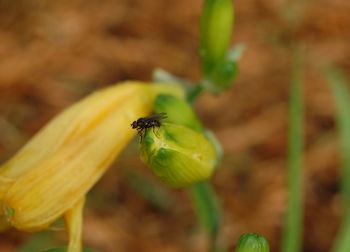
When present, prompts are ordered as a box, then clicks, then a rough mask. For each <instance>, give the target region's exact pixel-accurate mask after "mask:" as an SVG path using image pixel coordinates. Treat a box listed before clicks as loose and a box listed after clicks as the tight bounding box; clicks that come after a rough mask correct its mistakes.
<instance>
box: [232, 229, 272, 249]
mask: <svg viewBox="0 0 350 252" xmlns="http://www.w3.org/2000/svg"><path fill="white" fill-rule="evenodd" d="M269 251H270V247H269V242H268V241H267V240H266V238H265V237H264V236H261V235H258V234H255V233H249V234H243V235H241V237H240V238H239V240H238V243H237V246H236V252H269Z"/></svg>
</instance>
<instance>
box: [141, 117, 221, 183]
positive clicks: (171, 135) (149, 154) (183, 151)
mask: <svg viewBox="0 0 350 252" xmlns="http://www.w3.org/2000/svg"><path fill="white" fill-rule="evenodd" d="M141 158H142V160H143V161H144V162H145V163H146V164H148V165H149V166H150V167H151V169H152V170H153V172H154V173H155V174H156V175H157V176H158V177H159V178H160V179H161V180H162V181H163V182H165V183H166V184H168V185H169V186H172V187H184V186H188V185H190V184H193V183H195V182H198V181H201V180H205V179H208V178H209V177H210V176H211V174H212V172H213V171H214V167H215V164H216V153H215V150H214V148H213V145H212V144H211V143H210V142H209V141H208V140H207V139H206V138H205V137H204V136H203V135H202V134H201V133H198V132H196V131H194V130H192V129H190V128H188V127H186V126H182V125H177V124H170V123H163V124H162V126H161V127H159V128H154V129H147V130H146V131H145V135H144V137H143V139H142V142H141Z"/></svg>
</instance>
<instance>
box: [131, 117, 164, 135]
mask: <svg viewBox="0 0 350 252" xmlns="http://www.w3.org/2000/svg"><path fill="white" fill-rule="evenodd" d="M165 118H167V115H166V113H164V112H163V113H159V114H154V115H151V116H148V117H141V118H139V119H137V120H136V121H133V122H132V124H131V127H132V128H133V129H136V130H137V132H138V134H139V135H140V136H141V141H142V137H143V135H144V133H145V130H146V129H149V128H152V129H153V130H154V128H158V127H160V126H161V125H162V123H161V121H162V120H163V119H165Z"/></svg>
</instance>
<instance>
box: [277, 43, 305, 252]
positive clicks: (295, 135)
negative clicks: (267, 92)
mask: <svg viewBox="0 0 350 252" xmlns="http://www.w3.org/2000/svg"><path fill="white" fill-rule="evenodd" d="M293 54H294V55H293V66H292V78H291V85H290V96H289V111H288V119H289V129H288V210H287V218H286V226H285V230H284V233H283V241H282V251H283V252H298V251H300V247H301V240H302V234H303V228H302V224H303V196H302V192H303V173H302V167H303V159H302V151H303V115H304V112H303V100H302V99H303V98H302V70H303V66H302V65H303V64H302V57H301V51H300V49H299V48H294V53H293Z"/></svg>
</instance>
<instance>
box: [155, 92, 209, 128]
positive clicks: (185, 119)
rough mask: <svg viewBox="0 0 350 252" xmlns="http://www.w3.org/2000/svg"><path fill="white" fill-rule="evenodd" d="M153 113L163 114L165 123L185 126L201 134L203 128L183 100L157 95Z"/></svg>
mask: <svg viewBox="0 0 350 252" xmlns="http://www.w3.org/2000/svg"><path fill="white" fill-rule="evenodd" d="M154 107H155V112H156V113H161V112H165V113H166V114H167V119H165V120H164V121H165V122H170V123H175V124H180V125H184V126H187V127H189V128H191V129H193V130H195V131H198V132H202V130H203V127H202V124H201V123H200V121H199V119H198V118H197V115H196V114H195V113H194V111H193V109H192V107H191V106H190V105H189V104H188V103H187V102H186V101H185V100H183V99H180V98H177V97H175V96H171V95H159V96H157V98H156V100H155V104H154Z"/></svg>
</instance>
